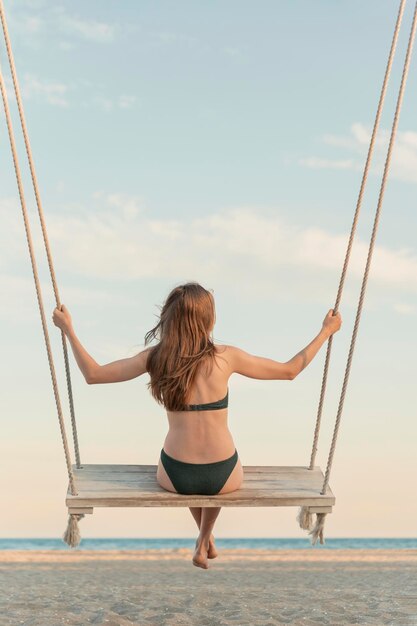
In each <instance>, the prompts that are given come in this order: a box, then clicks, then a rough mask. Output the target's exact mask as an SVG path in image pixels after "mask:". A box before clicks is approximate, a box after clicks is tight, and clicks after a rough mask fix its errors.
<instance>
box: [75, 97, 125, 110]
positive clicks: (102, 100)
mask: <svg viewBox="0 0 417 626" xmlns="http://www.w3.org/2000/svg"><path fill="white" fill-rule="evenodd" d="M135 102H136V96H128V95H126V94H123V95H120V96H118V97H117V98H115V99H114V98H108V97H106V96H101V95H97V94H96V95H94V96H93V97H92V98H91V99H90V100H85V101H84V106H86V107H91V106H94V107H97V108H99V109H101V110H102V111H105V112H110V111H114V110H115V109H131V108H132V107H133V106H134V104H135Z"/></svg>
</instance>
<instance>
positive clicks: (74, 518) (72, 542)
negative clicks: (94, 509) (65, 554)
mask: <svg viewBox="0 0 417 626" xmlns="http://www.w3.org/2000/svg"><path fill="white" fill-rule="evenodd" d="M83 517H85V515H84V513H70V514H69V516H68V524H67V528H66V530H65V532H64V534H63V535H62V539H63V540H64V541H65V543H66V544H68V545H69V547H70V548H76V547H77V546H78V545H79V543H80V541H81V534H80V529H79V527H78V522H79V520H81V519H82V518H83Z"/></svg>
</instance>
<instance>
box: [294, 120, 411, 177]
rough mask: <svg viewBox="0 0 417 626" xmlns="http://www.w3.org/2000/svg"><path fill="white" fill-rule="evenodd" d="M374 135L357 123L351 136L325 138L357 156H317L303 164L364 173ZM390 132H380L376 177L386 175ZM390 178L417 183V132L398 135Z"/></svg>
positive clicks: (303, 161) (329, 136)
mask: <svg viewBox="0 0 417 626" xmlns="http://www.w3.org/2000/svg"><path fill="white" fill-rule="evenodd" d="M371 132H372V130H371V128H368V127H366V126H364V125H363V124H360V123H354V124H352V126H351V127H350V135H349V136H344V135H331V134H326V135H324V136H323V137H322V141H323V143H325V144H327V145H330V146H334V147H336V148H342V149H344V150H345V151H349V152H352V153H353V155H351V156H349V157H347V158H344V159H338V158H334V159H332V158H328V157H325V158H323V157H317V156H310V157H303V158H301V159H299V163H300V165H304V166H305V167H309V168H312V169H351V170H361V171H362V170H363V168H364V166H365V158H366V154H367V152H368V147H369V142H370V140H371ZM390 133H391V131H389V130H383V129H380V130H379V133H378V136H377V139H376V142H375V149H374V155H373V161H372V163H373V164H372V166H371V172H372V174H374V175H378V176H381V175H382V172H383V168H384V163H385V158H386V153H387V150H388V144H389V138H390ZM388 175H389V177H390V178H393V179H396V180H400V181H404V182H409V183H417V132H414V131H410V130H408V131H403V132H397V136H396V140H395V144H394V148H393V151H392V158H391V165H390V172H389V174H388Z"/></svg>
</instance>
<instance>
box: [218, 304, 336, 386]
mask: <svg viewBox="0 0 417 626" xmlns="http://www.w3.org/2000/svg"><path fill="white" fill-rule="evenodd" d="M341 325H342V319H341V316H340V313H336V315H333V309H330V311H329V312H328V313H327V315H326V317H325V319H324V321H323V325H322V328H321V330H320V332H319V333H318V335H317V336H316V337H314V339H313V340H312V341H311V342H310V343H309V344H308V346H306V347H305V348H303V350H300V352H298V353H297V354H296V355H295V356H294V357H293V358H292V359H290V360H289V361H286V362H285V363H280V362H279V361H275V360H274V359H267V358H264V357H259V356H254V355H253V354H249V353H248V352H245V351H244V350H240V348H235V347H233V346H228V355H230V358H229V363H230V366H231V369H232V373H233V372H235V373H236V374H242V375H243V376H247V377H248V378H257V379H259V380H293V379H294V378H295V377H296V376H298V374H299V373H300V372H302V370H303V369H305V368H306V367H307V365H308V364H309V363H310V362H311V361H312V360H313V358H314V357H315V356H316V354H317V352H318V351H319V350H320V348H321V346H322V345H323V344H324V343H325V341H327V339H328V338H329V337H330V335H332V334H333V333H335V332H337V331H338V330H339V329H340V327H341Z"/></svg>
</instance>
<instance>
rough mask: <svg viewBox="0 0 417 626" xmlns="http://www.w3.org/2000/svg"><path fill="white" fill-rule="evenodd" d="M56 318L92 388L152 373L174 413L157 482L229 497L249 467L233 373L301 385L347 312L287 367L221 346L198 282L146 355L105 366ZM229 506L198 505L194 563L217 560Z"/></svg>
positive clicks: (163, 321)
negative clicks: (224, 509)
mask: <svg viewBox="0 0 417 626" xmlns="http://www.w3.org/2000/svg"><path fill="white" fill-rule="evenodd" d="M53 321H54V324H55V325H56V326H58V328H60V329H61V330H62V331H63V332H65V334H66V335H67V337H68V340H69V341H70V344H71V347H72V350H73V353H74V356H75V359H76V361H77V363H78V365H79V367H80V370H81V372H82V373H83V375H84V377H85V380H86V381H87V383H88V384H97V383H115V382H121V381H125V380H131V379H132V378H135V377H137V376H141V375H142V374H144V373H145V372H148V373H149V376H150V381H149V382H148V387H149V388H150V391H151V393H152V395H153V397H154V398H155V400H156V401H157V402H158V403H160V404H162V405H163V406H164V407H165V408H166V411H167V416H168V422H169V430H168V434H167V436H166V438H165V441H164V445H163V448H162V450H161V456H160V459H159V463H158V469H157V474H156V479H157V481H158V483H159V485H160V486H161V487H162V488H163V489H166V490H167V491H173V492H178V493H187V494H192V493H194V494H217V493H218V494H222V493H230V492H231V491H235V490H236V489H239V487H240V486H241V485H242V481H243V469H242V465H241V462H240V459H239V457H238V453H237V450H236V448H235V445H234V443H233V438H232V435H231V433H230V431H229V429H228V425H227V405H228V381H229V378H230V376H231V375H232V374H234V373H236V374H241V375H242V376H247V377H249V378H257V379H260V380H293V379H294V378H295V377H296V376H297V375H298V374H299V373H300V372H301V371H302V370H303V369H304V368H305V367H306V366H307V365H308V364H309V363H310V361H311V360H312V359H313V358H314V356H315V355H316V354H317V352H318V350H319V349H320V347H321V346H322V345H323V343H324V342H325V341H326V340H327V339H328V338H329V337H330V335H332V334H333V333H334V332H336V331H338V330H339V329H340V327H341V323H342V321H341V316H340V313H337V314H336V315H333V310H332V309H330V311H329V312H328V313H327V315H326V317H325V319H324V321H323V325H322V328H321V330H320V332H319V333H318V335H317V336H316V337H315V338H314V339H313V341H311V343H309V344H308V346H306V347H305V348H304V349H303V350H301V352H299V353H298V354H296V355H295V356H294V357H293V358H292V359H290V360H289V361H287V362H285V363H281V362H279V361H275V360H273V359H268V358H263V357H258V356H254V355H252V354H248V353H247V352H244V351H243V350H240V349H239V348H236V347H234V346H228V345H222V346H220V345H216V344H214V341H213V336H212V332H213V327H214V324H215V321H216V313H215V304H214V298H213V296H212V294H211V293H210V291H207V290H206V289H204V288H203V287H202V286H201V285H199V284H198V283H195V282H190V283H186V284H184V285H180V286H178V287H175V288H174V289H173V290H172V291H171V293H170V294H169V296H168V298H167V300H166V302H165V304H164V306H163V307H162V309H161V314H160V317H159V321H158V324H157V325H156V326H155V327H154V328H152V330H150V331H149V332H148V333H147V334H146V336H145V346H147V345H148V344H149V343H150V342H151V341H152V340H154V339H156V340H157V344H156V345H153V346H150V347H147V348H145V349H144V350H143V351H142V352H140V353H139V354H137V355H135V356H133V357H130V358H126V359H120V360H118V361H113V362H112V363H107V364H106V365H99V364H98V363H97V362H96V361H95V360H94V359H93V358H92V357H91V356H90V355H89V354H88V352H87V351H86V350H85V349H84V348H83V346H82V345H81V343H80V341H79V340H78V338H77V336H76V334H75V332H74V329H73V326H72V320H71V316H70V314H69V312H68V309H67V308H66V307H65V306H64V305H62V306H61V310H60V309H58V308H55V310H54V313H53ZM220 508H221V507H191V508H190V511H191V513H192V515H193V517H194V519H195V521H196V522H197V525H198V527H199V530H200V534H199V536H198V538H197V541H196V548H195V552H194V555H193V563H194V565H196V566H197V567H202V568H203V569H207V568H208V561H207V560H208V559H213V558H215V557H216V556H217V552H216V548H215V544H214V537H213V534H212V531H213V528H214V524H215V521H216V519H217V516H218V515H219V513H220Z"/></svg>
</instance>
